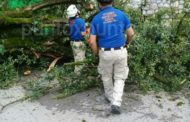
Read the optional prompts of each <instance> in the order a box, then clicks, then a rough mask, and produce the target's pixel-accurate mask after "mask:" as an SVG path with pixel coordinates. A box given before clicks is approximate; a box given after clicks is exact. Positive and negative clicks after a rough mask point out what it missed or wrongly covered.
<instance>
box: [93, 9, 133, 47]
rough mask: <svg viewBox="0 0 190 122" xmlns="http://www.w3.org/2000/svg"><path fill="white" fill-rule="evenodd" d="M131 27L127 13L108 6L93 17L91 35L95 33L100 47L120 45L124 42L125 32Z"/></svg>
mask: <svg viewBox="0 0 190 122" xmlns="http://www.w3.org/2000/svg"><path fill="white" fill-rule="evenodd" d="M130 27H131V23H130V21H129V19H128V17H127V15H126V14H125V13H124V12H122V11H120V10H118V9H115V8H113V7H112V6H108V7H106V8H103V9H101V11H100V12H99V13H98V14H97V15H96V16H95V17H94V18H93V20H92V24H91V30H90V31H91V32H90V33H91V35H96V36H97V38H98V45H99V47H100V48H115V47H122V46H124V45H125V43H126V39H125V32H126V30H127V29H128V28H130Z"/></svg>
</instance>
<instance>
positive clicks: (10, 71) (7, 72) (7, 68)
mask: <svg viewBox="0 0 190 122" xmlns="http://www.w3.org/2000/svg"><path fill="white" fill-rule="evenodd" d="M0 74H1V78H0V88H7V87H9V86H11V85H12V84H14V83H15V81H14V80H13V79H14V78H15V77H16V70H15V67H14V63H13V61H12V59H11V58H9V59H8V61H6V62H4V63H3V64H0Z"/></svg>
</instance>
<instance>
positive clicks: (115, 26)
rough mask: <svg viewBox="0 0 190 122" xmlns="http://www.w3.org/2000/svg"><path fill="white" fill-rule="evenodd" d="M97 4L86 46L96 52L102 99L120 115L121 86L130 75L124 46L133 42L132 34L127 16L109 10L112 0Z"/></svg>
mask: <svg viewBox="0 0 190 122" xmlns="http://www.w3.org/2000/svg"><path fill="white" fill-rule="evenodd" d="M97 1H98V2H99V6H100V12H99V13H98V14H97V15H96V16H95V17H94V18H93V20H92V24H91V32H90V42H89V45H90V47H91V48H92V51H93V52H94V53H95V54H97V53H98V52H99V59H100V60H99V66H98V71H99V73H100V74H101V76H102V81H103V84H104V91H105V98H106V100H107V101H109V102H111V112H112V113H113V114H120V113H121V111H120V106H121V102H122V95H123V89H124V84H125V80H126V79H127V77H128V72H129V68H128V64H127V56H128V54H127V49H126V48H125V47H126V45H127V44H129V43H130V42H131V41H132V37H133V35H134V31H133V28H132V27H131V23H130V21H129V19H128V17H127V15H126V14H125V13H123V12H122V11H120V10H118V9H115V8H113V7H112V3H113V0H97ZM125 33H126V34H127V41H126V39H125ZM96 40H98V46H97V43H96ZM113 80H114V82H113Z"/></svg>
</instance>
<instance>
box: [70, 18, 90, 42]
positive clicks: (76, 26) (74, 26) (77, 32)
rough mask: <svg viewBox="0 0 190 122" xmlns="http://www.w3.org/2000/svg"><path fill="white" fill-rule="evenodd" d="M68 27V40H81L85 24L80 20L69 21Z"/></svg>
mask: <svg viewBox="0 0 190 122" xmlns="http://www.w3.org/2000/svg"><path fill="white" fill-rule="evenodd" d="M69 27H70V39H71V40H83V39H84V37H83V36H82V34H81V32H85V31H86V28H85V22H84V20H83V19H82V18H79V17H77V18H75V19H69Z"/></svg>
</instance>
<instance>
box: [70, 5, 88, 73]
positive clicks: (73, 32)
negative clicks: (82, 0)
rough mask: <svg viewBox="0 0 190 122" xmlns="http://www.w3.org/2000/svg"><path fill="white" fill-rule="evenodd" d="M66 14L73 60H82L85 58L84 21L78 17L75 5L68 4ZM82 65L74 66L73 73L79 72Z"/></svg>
mask: <svg viewBox="0 0 190 122" xmlns="http://www.w3.org/2000/svg"><path fill="white" fill-rule="evenodd" d="M67 15H68V18H69V27H70V40H71V47H72V50H73V55H74V59H75V62H79V61H84V59H85V45H84V36H85V34H86V29H85V28H86V27H85V22H84V20H83V19H82V18H80V17H79V10H78V9H77V7H76V6H75V5H70V6H69V7H68V8H67ZM82 68H83V65H80V66H75V71H74V72H75V73H76V74H80V70H81V69H82Z"/></svg>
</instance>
